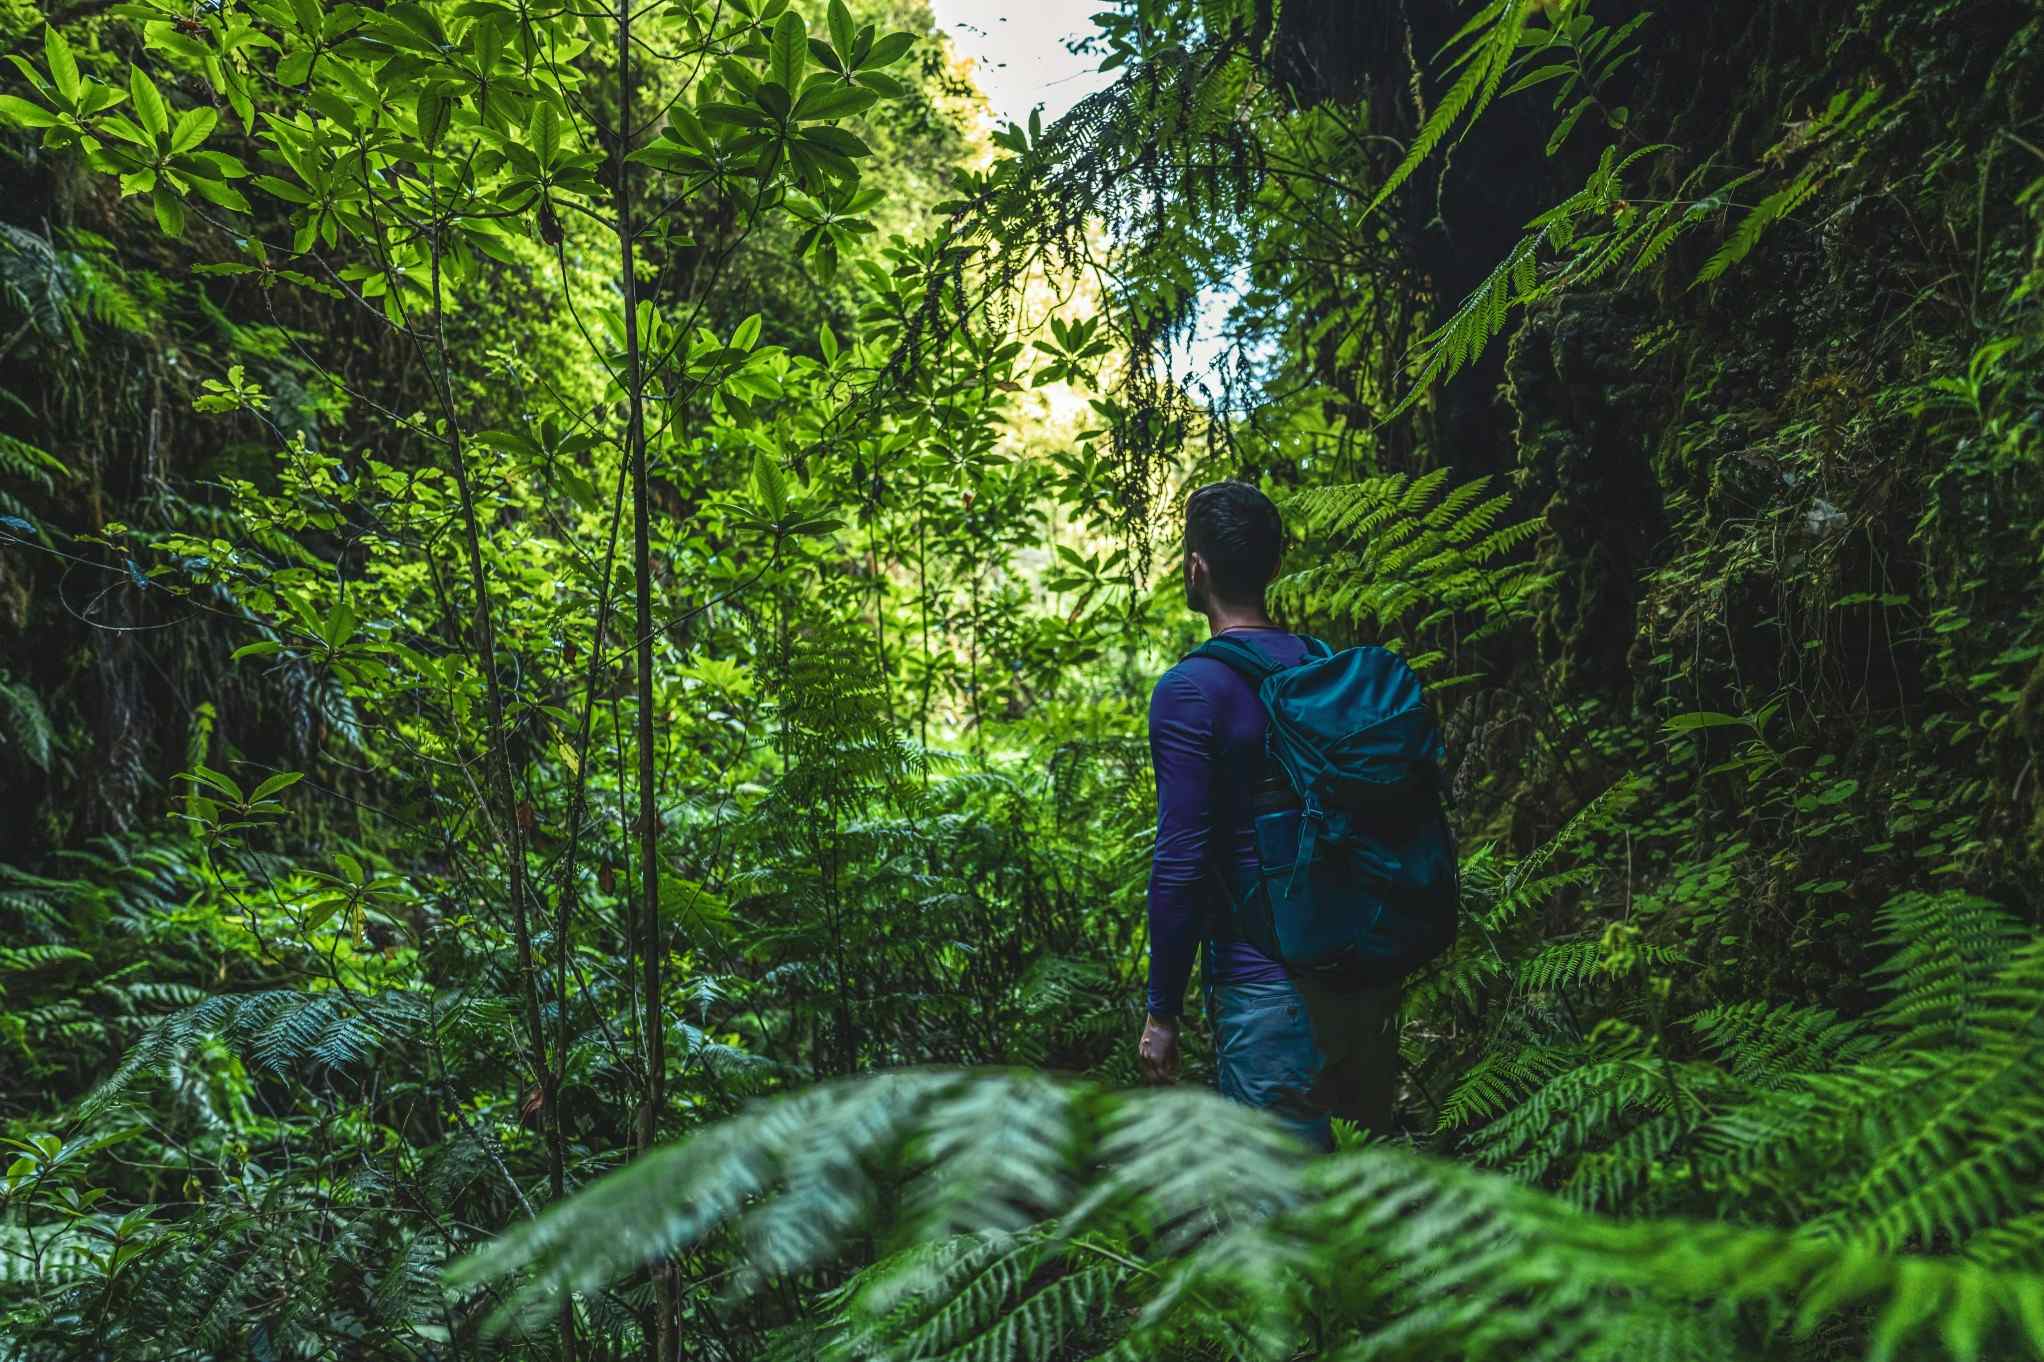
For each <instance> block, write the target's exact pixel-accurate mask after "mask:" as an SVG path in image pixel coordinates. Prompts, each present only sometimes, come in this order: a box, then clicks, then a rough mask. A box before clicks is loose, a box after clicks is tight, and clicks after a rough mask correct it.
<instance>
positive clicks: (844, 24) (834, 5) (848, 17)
mask: <svg viewBox="0 0 2044 1362" xmlns="http://www.w3.org/2000/svg"><path fill="white" fill-rule="evenodd" d="M856 32H858V30H857V29H856V28H854V27H853V26H852V12H851V11H850V10H849V9H846V8H845V0H830V45H831V46H832V47H834V48H836V49H837V50H838V52H839V54H840V55H842V54H844V53H847V52H850V51H851V50H852V35H853V34H855V33H856Z"/></svg>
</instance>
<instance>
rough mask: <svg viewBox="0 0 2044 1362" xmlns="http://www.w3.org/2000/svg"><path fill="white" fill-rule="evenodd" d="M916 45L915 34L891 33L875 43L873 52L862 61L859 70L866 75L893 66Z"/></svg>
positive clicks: (867, 54)
mask: <svg viewBox="0 0 2044 1362" xmlns="http://www.w3.org/2000/svg"><path fill="white" fill-rule="evenodd" d="M915 45H916V35H915V34H913V33H890V34H888V35H887V36H886V37H884V38H882V39H880V41H878V42H876V43H874V44H873V48H872V50H871V51H869V52H868V53H866V55H865V56H864V57H862V58H861V59H860V61H859V70H860V72H861V73H864V72H867V71H877V70H879V69H880V68H881V67H883V66H892V65H894V64H895V63H896V62H898V61H900V60H901V59H902V58H903V57H906V56H907V55H908V50H909V49H910V48H911V47H914V46H915Z"/></svg>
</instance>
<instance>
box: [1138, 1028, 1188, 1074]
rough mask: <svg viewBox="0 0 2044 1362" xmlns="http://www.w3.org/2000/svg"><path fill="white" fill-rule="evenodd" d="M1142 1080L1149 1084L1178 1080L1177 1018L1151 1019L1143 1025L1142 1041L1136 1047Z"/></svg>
mask: <svg viewBox="0 0 2044 1362" xmlns="http://www.w3.org/2000/svg"><path fill="white" fill-rule="evenodd" d="M1136 1058H1137V1060H1138V1061H1139V1062H1140V1063H1141V1064H1142V1068H1143V1078H1144V1079H1145V1080H1147V1081H1148V1082H1151V1083H1170V1082H1174V1081H1176V1080H1177V1078H1178V1018H1176V1017H1151V1018H1149V1019H1148V1020H1146V1021H1145V1022H1144V1023H1143V1039H1142V1042H1141V1043H1140V1044H1138V1045H1137V1046H1136Z"/></svg>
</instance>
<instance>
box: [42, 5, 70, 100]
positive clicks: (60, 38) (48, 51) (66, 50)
mask: <svg viewBox="0 0 2044 1362" xmlns="http://www.w3.org/2000/svg"><path fill="white" fill-rule="evenodd" d="M43 60H45V61H47V62H48V63H49V64H50V80H51V81H52V82H54V83H55V85H56V87H57V93H58V94H60V95H62V96H64V98H65V99H68V100H70V101H71V102H72V103H73V104H76V103H77V102H78V59H77V58H76V57H74V56H72V55H71V44H70V43H68V42H65V41H64V35H63V34H61V33H59V32H58V31H57V26H56V25H55V24H51V25H50V26H49V27H47V28H45V29H44V30H43Z"/></svg>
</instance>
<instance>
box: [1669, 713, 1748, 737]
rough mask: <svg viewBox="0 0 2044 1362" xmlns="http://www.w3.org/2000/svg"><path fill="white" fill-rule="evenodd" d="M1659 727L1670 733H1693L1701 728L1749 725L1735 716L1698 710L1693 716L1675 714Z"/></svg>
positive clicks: (1745, 726) (1742, 726)
mask: <svg viewBox="0 0 2044 1362" xmlns="http://www.w3.org/2000/svg"><path fill="white" fill-rule="evenodd" d="M1661 727H1662V728H1663V729H1665V730H1666V731H1668V732H1670V733H1694V732H1696V731H1697V730H1698V729H1701V728H1747V727H1750V723H1749V721H1748V720H1746V719H1743V718H1741V717H1740V716H1739V715H1737V714H1720V713H1718V712H1716V711H1715V710H1708V709H1700V710H1697V711H1696V712H1695V713H1693V714H1677V715H1676V716H1675V717H1674V718H1672V719H1670V720H1668V722H1666V723H1665V724H1663V725H1661Z"/></svg>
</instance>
